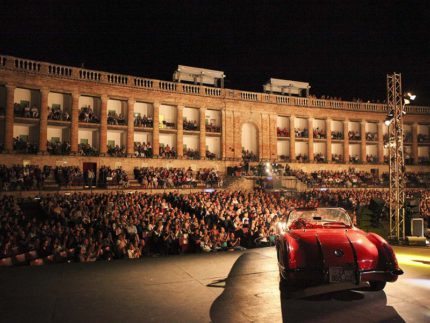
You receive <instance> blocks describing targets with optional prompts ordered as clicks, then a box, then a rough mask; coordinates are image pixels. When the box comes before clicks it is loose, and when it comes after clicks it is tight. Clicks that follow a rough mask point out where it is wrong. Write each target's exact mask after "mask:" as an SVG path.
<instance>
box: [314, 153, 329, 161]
mask: <svg viewBox="0 0 430 323" xmlns="http://www.w3.org/2000/svg"><path fill="white" fill-rule="evenodd" d="M314 161H315V162H317V163H325V162H327V159H326V157H325V155H324V154H323V153H317V154H315V155H314Z"/></svg>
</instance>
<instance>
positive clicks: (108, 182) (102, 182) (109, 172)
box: [98, 166, 128, 188]
mask: <svg viewBox="0 0 430 323" xmlns="http://www.w3.org/2000/svg"><path fill="white" fill-rule="evenodd" d="M98 186H99V187H102V188H106V187H108V186H120V187H124V188H126V187H128V176H127V173H126V171H125V170H123V169H122V168H115V169H111V168H110V167H109V166H102V167H100V169H99V179H98Z"/></svg>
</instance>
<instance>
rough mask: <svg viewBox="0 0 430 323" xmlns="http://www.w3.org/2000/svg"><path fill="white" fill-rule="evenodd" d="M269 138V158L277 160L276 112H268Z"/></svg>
mask: <svg viewBox="0 0 430 323" xmlns="http://www.w3.org/2000/svg"><path fill="white" fill-rule="evenodd" d="M269 118H270V119H269V121H270V122H269V134H270V136H269V139H270V151H269V153H270V159H271V160H277V159H278V134H277V131H276V124H277V122H276V121H277V120H276V119H277V115H276V114H270V115H269Z"/></svg>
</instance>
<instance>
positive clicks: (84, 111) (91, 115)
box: [79, 105, 100, 123]
mask: <svg viewBox="0 0 430 323" xmlns="http://www.w3.org/2000/svg"><path fill="white" fill-rule="evenodd" d="M79 121H81V122H88V123H99V122H100V117H99V116H98V115H96V114H95V112H94V111H93V109H92V108H91V106H89V105H87V106H84V107H82V108H81V111H80V112H79Z"/></svg>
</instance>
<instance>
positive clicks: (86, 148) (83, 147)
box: [78, 143, 99, 156]
mask: <svg viewBox="0 0 430 323" xmlns="http://www.w3.org/2000/svg"><path fill="white" fill-rule="evenodd" d="M78 154H79V155H81V156H98V155H99V152H98V150H97V149H95V148H94V147H92V146H91V145H90V144H84V143H81V144H79V145H78Z"/></svg>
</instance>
